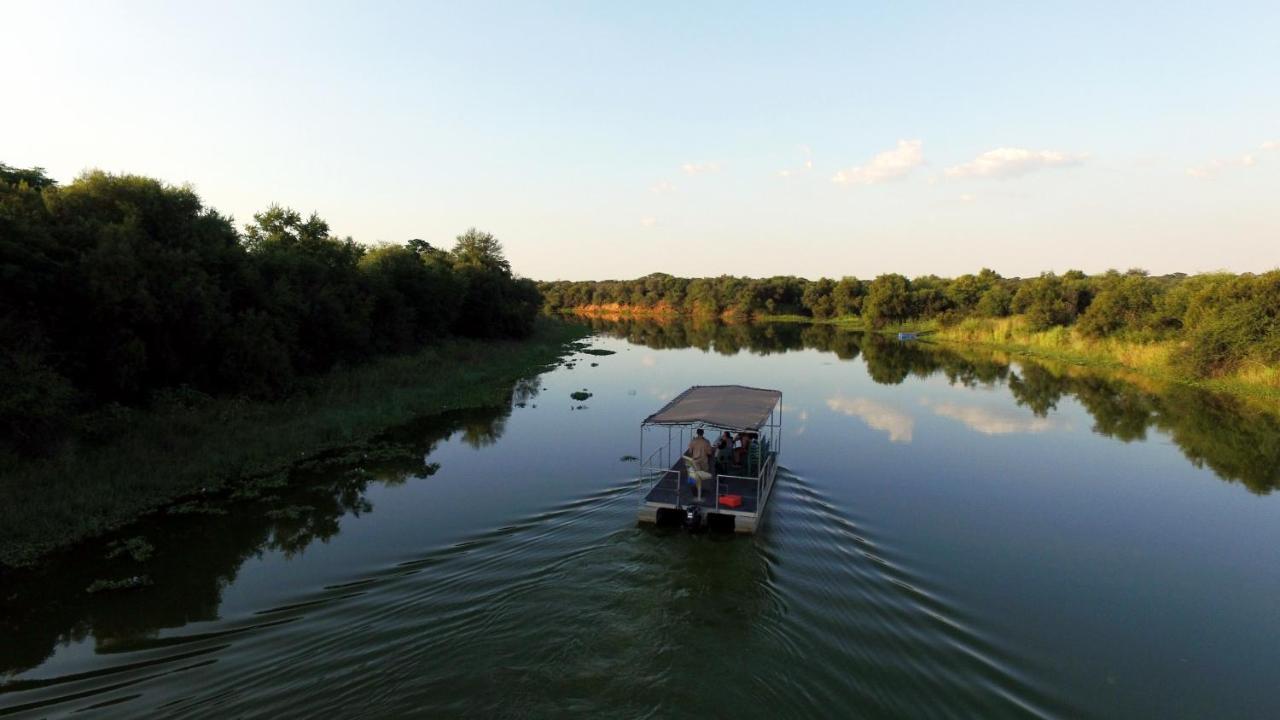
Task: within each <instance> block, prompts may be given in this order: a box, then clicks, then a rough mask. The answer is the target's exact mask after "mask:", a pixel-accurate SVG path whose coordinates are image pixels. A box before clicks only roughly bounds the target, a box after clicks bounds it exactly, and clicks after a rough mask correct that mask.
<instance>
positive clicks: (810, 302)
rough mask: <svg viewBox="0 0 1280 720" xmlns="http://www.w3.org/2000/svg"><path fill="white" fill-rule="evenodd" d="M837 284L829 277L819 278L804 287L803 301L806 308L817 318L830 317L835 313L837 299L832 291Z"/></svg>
mask: <svg viewBox="0 0 1280 720" xmlns="http://www.w3.org/2000/svg"><path fill="white" fill-rule="evenodd" d="M835 287H836V284H835V283H834V282H832V281H831V280H828V279H827V278H819V279H818V280H815V281H813V282H811V283H809V284H808V285H806V286H805V288H804V294H803V295H802V298H803V300H802V302H803V303H804V307H805V309H807V310H808V311H809V312H810V313H812V314H813V316H814V317H816V318H829V317H831V316H832V315H834V314H835V307H836V305H835V300H834V299H833V298H832V292H833V291H834V290H835Z"/></svg>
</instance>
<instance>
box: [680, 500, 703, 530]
mask: <svg viewBox="0 0 1280 720" xmlns="http://www.w3.org/2000/svg"><path fill="white" fill-rule="evenodd" d="M683 524H684V529H685V530H688V531H690V532H693V531H695V530H698V529H699V528H701V527H702V508H701V507H699V506H697V505H685V506H684V521H683Z"/></svg>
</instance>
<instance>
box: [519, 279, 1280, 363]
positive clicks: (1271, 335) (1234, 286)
mask: <svg viewBox="0 0 1280 720" xmlns="http://www.w3.org/2000/svg"><path fill="white" fill-rule="evenodd" d="M1278 273H1280V271H1277V272H1271V273H1267V274H1265V275H1260V276H1253V275H1231V274H1226V273H1219V274H1208V275H1194V276H1187V275H1183V274H1173V275H1166V276H1162V277H1151V276H1149V275H1148V274H1147V272H1146V271H1144V270H1139V269H1131V270H1128V271H1126V272H1124V273H1120V272H1117V271H1115V270H1112V271H1109V272H1107V273H1106V274H1104V275H1098V276H1093V277H1090V276H1087V275H1085V274H1084V273H1082V272H1080V271H1078V270H1071V271H1068V272H1066V273H1063V274H1062V275H1056V274H1054V273H1044V274H1042V275H1040V276H1038V277H1034V278H1028V279H1017V278H1012V279H1006V278H1002V277H1001V276H1000V275H999V274H998V273H996V272H995V271H993V270H990V269H986V268H984V269H983V270H981V271H980V272H978V273H977V274H967V275H961V276H959V277H957V278H955V279H952V280H948V279H946V278H940V277H937V276H933V275H927V276H923V277H917V278H915V279H914V280H908V279H907V278H906V277H904V276H902V275H897V274H889V275H881V276H879V277H877V278H876V279H875V280H873V281H871V282H864V281H861V280H859V279H857V278H854V277H845V278H842V279H841V280H839V281H838V282H837V281H833V280H830V279H827V278H819V279H818V280H805V279H803V278H796V277H771V278H763V279H752V278H740V277H731V276H721V277H717V278H695V279H683V278H677V277H672V276H670V275H666V274H662V273H655V274H653V275H648V276H645V277H643V278H639V279H637V280H630V281H619V280H606V281H601V282H586V281H584V282H568V281H556V282H546V283H541V284H540V285H539V288H540V289H541V290H542V294H543V297H544V299H545V305H544V307H545V309H547V310H549V311H553V312H554V311H563V310H572V309H574V308H581V307H584V306H602V305H612V304H619V305H623V306H631V307H635V308H639V309H647V308H660V309H664V310H671V311H675V312H681V313H687V314H691V315H695V316H719V315H720V314H721V313H722V312H726V311H728V312H731V313H732V314H734V315H735V316H737V317H739V318H750V317H752V316H758V315H762V314H763V315H770V316H775V317H776V316H779V315H791V316H794V317H797V318H799V317H802V316H803V317H811V318H814V319H818V320H823V319H827V318H831V317H850V316H860V317H861V318H862V320H863V321H865V322H866V324H867V325H869V326H870V327H873V328H877V329H880V328H884V327H886V326H890V325H893V324H897V323H904V322H908V321H931V320H936V321H938V322H939V323H940V324H942V325H951V324H953V323H956V322H959V321H960V320H963V319H965V318H1001V317H1005V316H1008V315H1010V314H1014V313H1019V314H1023V315H1025V316H1026V318H1027V321H1028V322H1027V326H1028V327H1029V329H1031V330H1034V331H1043V330H1049V329H1053V328H1058V329H1059V332H1062V333H1064V335H1065V334H1069V333H1078V335H1079V336H1080V337H1082V338H1084V339H1102V338H1108V337H1117V336H1123V337H1124V338H1126V339H1127V340H1130V341H1138V342H1142V341H1150V340H1170V339H1176V338H1182V339H1185V341H1186V342H1185V343H1183V344H1182V345H1181V346H1180V348H1179V349H1178V351H1177V353H1176V358H1175V360H1176V362H1177V363H1179V364H1181V365H1182V366H1183V368H1184V369H1185V370H1186V371H1187V372H1188V373H1189V374H1191V375H1193V376H1196V377H1211V376H1220V375H1224V374H1229V373H1232V372H1236V371H1238V370H1240V369H1242V368H1244V367H1246V366H1247V365H1250V364H1251V363H1252V364H1255V365H1262V366H1265V367H1274V366H1276V365H1277V364H1280V331H1277V330H1276V323H1277V321H1276V319H1275V318H1276V313H1277V308H1280V299H1277V297H1276V293H1277V290H1276V285H1277V284H1278V283H1280V281H1277V280H1276V278H1277V277H1278Z"/></svg>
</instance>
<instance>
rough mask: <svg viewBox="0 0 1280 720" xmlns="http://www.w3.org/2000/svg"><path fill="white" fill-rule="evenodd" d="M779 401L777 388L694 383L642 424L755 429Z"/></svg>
mask: <svg viewBox="0 0 1280 720" xmlns="http://www.w3.org/2000/svg"><path fill="white" fill-rule="evenodd" d="M780 400H782V393H780V392H778V391H777V390H762V389H760V388H752V387H744V386H742V385H694V386H693V387H691V388H689V389H688V390H685V391H684V392H682V393H680V394H679V395H677V396H676V397H675V399H674V400H672V401H671V402H669V403H667V404H666V405H665V406H664V407H663V408H662V409H661V410H659V411H658V412H656V413H654V414H652V415H650V416H649V417H647V418H645V420H644V423H643V424H644V425H690V424H692V423H703V424H706V425H713V426H715V427H718V428H724V429H726V430H752V431H754V430H759V429H760V428H761V427H762V426H763V425H764V424H765V423H767V422H768V421H769V416H770V415H771V414H772V413H773V408H774V406H776V405H777V404H778V402H779V401H780Z"/></svg>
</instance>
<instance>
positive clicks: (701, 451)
mask: <svg viewBox="0 0 1280 720" xmlns="http://www.w3.org/2000/svg"><path fill="white" fill-rule="evenodd" d="M702 435H703V432H702V428H698V430H697V434H696V435H694V437H693V439H692V440H690V441H689V449H688V450H685V451H684V455H685V457H686V458H688V459H689V460H692V461H693V467H691V468H689V477H692V478H693V480H694V482H695V483H697V485H698V499H699V500H701V499H702V479H703V478H707V479H710V478H711V458H713V457H715V450H713V449H712V447H711V442H710V441H708V440H707V439H706V438H705V437H703V436H702Z"/></svg>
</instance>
